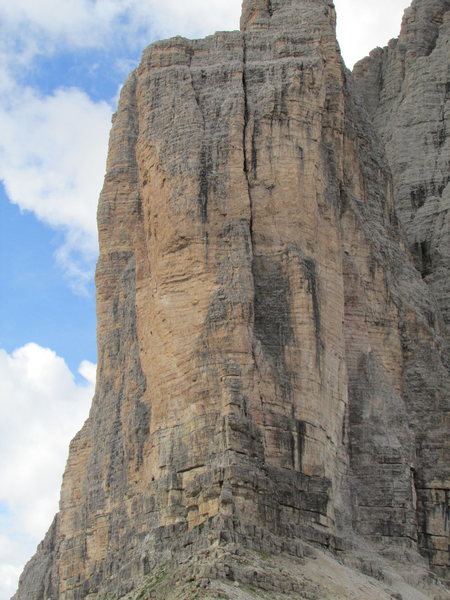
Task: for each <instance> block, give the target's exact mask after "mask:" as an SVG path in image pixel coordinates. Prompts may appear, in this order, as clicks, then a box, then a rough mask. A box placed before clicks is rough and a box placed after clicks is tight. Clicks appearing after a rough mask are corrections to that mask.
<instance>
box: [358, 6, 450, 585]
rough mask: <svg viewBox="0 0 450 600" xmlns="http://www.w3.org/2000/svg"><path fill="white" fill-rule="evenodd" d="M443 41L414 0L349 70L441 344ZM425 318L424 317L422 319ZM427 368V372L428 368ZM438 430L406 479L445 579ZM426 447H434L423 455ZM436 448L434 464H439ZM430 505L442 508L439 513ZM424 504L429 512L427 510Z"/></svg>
mask: <svg viewBox="0 0 450 600" xmlns="http://www.w3.org/2000/svg"><path fill="white" fill-rule="evenodd" d="M449 40H450V2H449V0H428V1H425V0H415V1H414V2H413V3H412V5H411V7H410V8H409V9H407V10H406V11H405V15H404V18H403V23H402V28H401V33H400V37H399V38H398V39H396V40H391V42H390V43H389V46H388V47H386V48H383V49H381V48H377V49H376V50H374V51H373V52H372V53H371V55H370V57H368V58H365V59H364V60H362V61H360V62H359V63H358V64H357V65H356V66H355V69H354V73H353V75H354V80H355V89H356V95H357V96H358V98H359V99H360V100H362V101H363V103H364V104H365V106H366V108H367V111H368V113H369V114H370V116H371V118H372V120H373V123H374V125H375V128H376V130H377V133H378V134H379V136H380V138H381V140H382V142H383V144H384V146H385V149H386V155H387V158H388V161H389V165H390V167H391V169H392V175H393V181H394V198H395V205H396V210H397V214H398V216H399V218H400V221H401V223H402V225H403V227H404V230H405V232H406V236H407V241H408V245H409V248H410V250H411V252H412V254H413V256H414V260H415V263H416V266H417V268H418V270H419V272H420V273H421V275H422V278H423V279H424V281H426V283H427V284H428V286H429V288H430V292H431V294H432V295H433V297H434V298H435V300H436V302H437V304H438V305H439V307H440V309H441V311H442V315H443V317H444V320H445V323H446V326H447V327H446V329H447V339H449V335H448V332H449V326H450V312H449V311H450V220H449V215H450V135H449V114H450V66H449V65H450V62H449V43H450V42H449ZM433 318H434V317H432V316H431V315H430V321H431V319H433ZM443 333H444V332H443ZM447 365H448V355H447ZM428 370H429V372H430V375H431V373H432V372H433V369H432V368H431V367H429V368H428ZM430 375H429V376H428V377H430ZM424 377H425V373H424V372H422V374H421V375H419V374H418V373H416V374H415V375H413V374H412V373H411V375H410V377H409V378H408V379H407V381H411V380H412V379H413V380H415V382H416V384H417V383H419V381H420V380H423V379H424ZM438 380H439V379H437V381H438ZM430 381H431V379H430ZM407 385H408V386H409V383H408V384H407ZM424 400H426V397H424ZM420 402H421V404H422V402H423V401H422V400H421V401H420ZM426 406H430V405H429V402H426V401H425V402H423V404H422V408H420V405H415V410H416V411H417V412H419V413H421V412H422V413H423V414H422V417H421V419H420V421H419V426H418V428H416V438H418V439H422V438H425V439H426V437H427V430H428V427H429V421H430V419H433V418H435V419H437V420H436V425H437V422H438V420H439V419H440V417H439V416H437V415H434V417H433V412H434V411H433V410H431V411H428V410H426V409H425V407H426ZM447 410H448V409H447ZM430 413H431V414H430ZM447 414H448V412H447ZM420 423H422V424H423V425H424V427H423V426H421V425H420ZM445 425H446V423H445V421H443V422H442V427H441V428H440V427H439V426H437V429H436V432H435V436H436V437H434V439H433V440H432V439H430V440H429V441H428V442H423V443H422V442H421V443H419V447H418V450H417V453H418V456H420V457H421V460H422V464H423V469H422V470H420V472H414V477H415V478H416V482H417V483H416V487H417V494H418V503H419V521H420V530H421V532H420V535H419V537H420V547H421V551H422V552H423V553H424V554H425V555H427V556H429V558H430V560H431V563H432V564H433V565H434V566H435V568H436V570H437V572H439V573H440V574H441V575H442V576H444V577H448V576H449V575H448V564H449V563H448V560H449V559H448V541H449V540H448V534H449V530H448V516H447V512H448V497H449V493H450V492H449V488H450V482H449V478H448V471H447V469H445V468H444V469H443V470H441V469H440V468H438V469H436V461H437V462H438V463H439V464H442V465H444V464H445V462H447V464H448V462H449V451H448V449H449V443H448V438H449V436H448V429H447V428H446V426H445ZM447 426H448V422H447ZM431 448H434V450H432V451H430V450H431ZM438 448H441V449H442V450H438ZM441 451H442V452H443V454H442V455H441V456H440V458H441V461H442V462H441V461H440V460H439V453H440V452H441ZM436 503H437V504H439V503H442V509H441V510H439V508H437V506H436ZM432 506H434V507H435V508H433V509H431V507H432ZM430 509H431V510H430ZM444 532H445V533H444Z"/></svg>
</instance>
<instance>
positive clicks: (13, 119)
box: [0, 88, 112, 287]
mask: <svg viewBox="0 0 450 600" xmlns="http://www.w3.org/2000/svg"><path fill="white" fill-rule="evenodd" d="M16 92H17V94H15V95H14V96H15V100H14V102H9V101H8V97H7V96H6V97H5V96H4V97H3V99H2V101H0V131H1V132H2V136H1V138H0V179H2V180H3V182H4V185H5V189H6V192H7V194H8V196H9V198H10V200H11V201H12V202H14V203H15V204H17V205H18V206H20V208H21V209H23V210H29V211H32V212H33V213H34V214H35V215H36V216H37V217H38V219H40V220H41V221H43V222H45V223H47V224H48V225H50V226H52V227H55V228H60V229H62V230H63V231H64V232H65V240H66V241H65V244H64V246H63V247H62V248H61V249H60V251H59V252H58V260H59V262H60V264H61V265H62V266H63V267H64V269H65V270H66V272H67V273H68V274H69V275H70V276H71V279H72V281H73V282H74V283H75V284H76V285H77V286H79V287H80V286H81V287H82V285H83V283H85V280H86V279H89V278H90V276H91V273H92V269H93V264H94V261H95V258H96V255H97V233H96V221H95V214H96V207H97V200H98V195H99V192H100V189H101V185H102V181H103V174H104V170H105V163H106V152H107V142H108V132H109V128H110V121H111V112H112V111H111V107H110V106H109V105H108V104H107V103H106V102H93V101H92V100H91V99H90V98H89V97H88V96H87V95H86V94H85V93H84V92H82V91H80V90H78V89H62V90H57V91H56V92H55V93H54V94H53V95H51V96H44V97H43V96H40V95H39V94H38V93H37V92H36V91H34V90H32V89H29V88H25V89H17V90H16Z"/></svg>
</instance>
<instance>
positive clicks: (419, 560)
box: [14, 0, 450, 600]
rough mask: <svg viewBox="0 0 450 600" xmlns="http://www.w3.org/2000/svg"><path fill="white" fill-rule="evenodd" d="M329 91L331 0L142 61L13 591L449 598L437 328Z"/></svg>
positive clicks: (30, 599) (247, 9)
mask: <svg viewBox="0 0 450 600" xmlns="http://www.w3.org/2000/svg"><path fill="white" fill-rule="evenodd" d="M348 78H349V75H348V73H347V72H346V70H345V68H344V66H343V63H342V60H341V57H340V54H339V49H338V46H337V42H336V37H335V12H334V7H333V4H332V3H331V2H330V1H328V0H284V1H281V0H272V1H271V2H270V1H269V0H245V1H244V4H243V13H242V21H241V31H239V32H232V33H217V34H215V35H214V36H211V37H208V38H206V39H204V40H194V41H192V40H186V39H183V38H174V39H171V40H168V41H163V42H157V43H155V44H153V45H151V46H150V47H149V48H148V49H147V50H146V51H145V52H144V55H143V58H142V62H141V64H140V66H139V67H138V68H137V69H136V71H135V72H133V73H132V74H131V75H130V77H129V78H128V80H127V82H126V84H125V86H124V88H123V91H122V95H121V100H120V104H119V108H118V111H117V114H116V116H115V118H114V123H113V128H112V132H111V140H110V151H109V157H108V164H107V175H106V178H105V184H104V188H103V191H102V195H101V198H100V204H99V211H98V224H99V235H100V248H101V253H100V259H99V263H98V268H97V297H98V355H99V366H98V380H97V390H96V394H95V397H94V400H93V405H92V409H91V413H90V416H89V419H88V421H87V422H86V424H85V426H84V427H83V429H82V430H81V432H80V433H79V434H78V435H77V436H76V437H75V439H74V440H73V442H72V444H71V449H70V456H69V460H68V464H67V469H66V473H65V476H64V481H63V486H62V492H61V503H60V511H59V513H58V515H57V517H56V519H55V522H54V524H53V526H52V528H51V530H50V531H49V533H48V534H47V537H46V539H45V540H44V542H43V543H42V544H41V546H40V547H39V549H38V552H37V554H36V555H35V557H34V558H33V559H32V560H31V561H30V563H29V564H28V566H27V567H26V569H25V571H24V574H23V575H22V578H21V582H20V586H19V590H18V592H17V594H16V595H15V596H14V598H15V600H48V599H49V598H52V599H53V600H56V599H61V600H81V599H90V600H100V599H106V598H108V599H113V598H114V599H119V598H123V599H125V598H127V599H129V600H131V599H132V598H134V599H137V598H141V599H145V598H160V599H161V600H162V599H163V598H164V599H169V598H174V599H175V598H182V599H183V600H188V599H189V598H236V599H241V600H245V599H247V598H255V597H256V598H261V599H262V598H271V599H272V600H274V599H276V598H280V599H281V598H285V599H287V598H299V599H300V598H310V599H317V600H318V599H319V598H322V599H324V598H328V599H330V600H331V599H334V600H335V599H336V598H342V599H343V600H346V599H350V598H355V594H357V597H364V598H367V599H373V600H382V599H386V598H392V597H396V598H401V597H404V598H408V599H410V598H411V599H416V600H424V599H425V598H436V599H437V598H441V599H442V598H449V594H448V592H446V591H445V589H444V587H443V586H442V584H441V583H439V581H438V580H437V579H434V578H433V576H432V575H431V574H430V573H427V569H428V567H429V565H432V566H433V567H434V568H435V569H436V570H437V571H438V573H439V574H440V575H441V576H442V577H444V578H445V577H447V576H448V566H447V567H446V566H445V565H448V548H447V546H446V544H445V543H446V540H447V538H446V537H445V536H446V535H448V531H447V530H446V527H448V522H447V520H446V517H445V514H446V512H445V511H446V502H448V489H449V488H450V485H449V483H448V479H449V478H448V470H449V464H448V455H446V453H445V452H446V450H445V443H446V442H447V439H446V437H445V432H446V431H447V432H448V422H447V423H446V422H445V416H446V415H448V398H449V389H450V386H449V373H448V368H447V367H446V365H445V363H444V362H443V359H442V357H443V356H445V355H446V354H445V351H446V346H445V344H446V331H445V324H444V321H443V318H442V311H441V308H440V307H439V303H437V302H436V301H435V300H434V297H433V296H432V295H431V294H430V291H429V288H428V286H427V284H426V283H425V282H424V281H423V279H422V277H421V276H420V274H419V273H418V272H417V270H416V268H415V267H414V264H413V261H412V259H411V255H410V254H409V252H408V250H407V248H406V247H405V243H404V241H403V237H402V233H401V231H400V228H399V226H398V223H397V219H396V216H395V209H394V198H393V191H392V180H391V175H390V171H389V167H388V165H387V162H386V160H385V158H384V154H383V151H382V147H381V145H380V143H379V142H378V141H377V137H376V135H375V132H374V130H373V127H372V125H371V124H370V123H369V120H368V118H367V115H366V113H365V111H364V109H363V108H362V107H361V106H360V105H359V104H358V103H356V102H355V101H354V97H353V91H352V89H351V86H350V83H349V81H348ZM446 428H447V429H446ZM421 554H422V556H421ZM424 557H425V558H424ZM362 571H363V572H364V573H366V576H364V575H363V574H362ZM367 575H370V576H372V578H369V577H368V576H367ZM424 586H425V587H426V590H425V588H424ZM419 588H421V589H422V588H423V589H422V591H420V589H419ZM424 590H425V591H424ZM402 594H403V596H402Z"/></svg>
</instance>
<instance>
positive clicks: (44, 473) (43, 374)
mask: <svg viewBox="0 0 450 600" xmlns="http://www.w3.org/2000/svg"><path fill="white" fill-rule="evenodd" d="M79 373H80V375H81V376H82V377H83V382H82V383H77V382H76V380H75V377H74V375H73V374H72V373H71V371H70V370H69V368H68V366H67V365H66V363H65V362H64V360H63V359H62V358H61V357H59V356H57V355H56V354H55V352H53V351H52V350H50V349H48V348H43V347H41V346H39V345H37V344H34V343H30V344H27V345H26V346H23V347H21V348H19V349H17V350H15V351H14V352H13V353H12V354H8V353H7V352H5V351H4V350H1V349H0V397H1V398H2V410H1V413H0V472H1V473H2V477H1V478H0V523H1V525H2V528H1V529H2V535H1V536H0V581H2V583H1V584H0V598H2V599H3V598H7V597H9V596H8V595H7V594H9V595H11V594H12V593H13V592H14V587H15V586H16V584H17V576H18V575H19V573H20V571H21V568H22V566H23V563H24V562H25V560H27V559H28V558H30V555H31V552H32V551H33V549H34V546H35V545H36V544H37V543H38V542H39V541H40V540H41V539H42V538H43V536H44V534H45V531H46V530H47V528H48V527H49V525H50V523H51V521H52V518H53V516H54V514H55V513H56V511H57V508H58V496H59V488H60V483H61V477H62V473H63V470H64V466H65V461H66V457H67V452H68V446H69V441H70V439H71V438H72V437H73V436H74V435H75V433H76V432H77V431H78V430H79V429H80V427H81V426H82V424H83V421H84V420H85V419H86V417H87V414H88V409H89V405H90V402H91V398H92V395H93V392H94V383H95V365H93V364H92V363H90V362H89V361H83V362H82V363H81V365H80V368H79ZM1 586H3V588H2V587H1Z"/></svg>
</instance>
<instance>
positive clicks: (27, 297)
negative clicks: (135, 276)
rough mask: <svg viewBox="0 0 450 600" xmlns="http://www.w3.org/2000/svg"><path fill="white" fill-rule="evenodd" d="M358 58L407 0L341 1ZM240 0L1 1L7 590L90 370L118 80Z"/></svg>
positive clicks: (395, 27)
mask: <svg viewBox="0 0 450 600" xmlns="http://www.w3.org/2000/svg"><path fill="white" fill-rule="evenodd" d="M335 4H336V7H337V10H338V38H339V41H340V44H341V48H342V51H343V55H344V58H345V60H346V62H347V64H348V65H349V66H351V65H352V64H353V62H354V61H355V60H356V59H358V58H360V57H362V56H364V55H365V54H367V53H368V51H369V50H370V49H372V48H374V47H375V46H377V45H384V44H385V43H386V42H387V41H388V39H389V38H390V37H393V36H396V35H397V34H398V31H399V26H400V21H401V15H402V12H403V9H404V8H405V7H406V6H407V4H408V2H407V1H404V0H367V1H366V2H364V3H362V2H361V1H360V0H336V2H335ZM239 13H240V0H190V1H189V2H186V1H183V2H182V1H181V0H164V1H163V0H64V2H61V0H0V265H1V270H2V271H1V272H2V289H1V292H2V293H1V294H0V473H1V477H0V600H7V599H8V598H9V597H10V596H11V595H12V594H13V593H14V591H15V588H16V585H17V578H18V575H19V573H20V571H21V569H22V567H23V564H24V562H25V561H26V560H28V558H30V556H31V555H32V553H33V552H34V549H35V546H36V545H37V543H38V542H39V541H40V539H41V538H42V537H43V535H44V533H45V531H46V529H47V528H48V526H49V525H50V522H51V520H52V517H53V514H54V513H55V512H56V510H57V502H58V494H59V487H60V480H61V475H62V471H63V468H64V463H65V460H66V456H67V449H68V443H69V440H70V438H71V437H72V436H73V435H74V434H75V433H76V431H77V430H78V429H79V428H80V427H81V425H82V423H83V421H84V419H85V418H86V417H87V414H88V410H89V405H90V400H91V398H92V394H93V389H94V380H95V362H96V342H95V296H94V285H93V273H94V268H95V261H96V257H97V237H96V224H95V213H96V205H97V199H98V195H99V192H100V189H101V185H102V180H103V173H104V165H105V160H106V151H107V140H108V132H109V128H110V120H111V116H112V113H113V111H114V109H115V106H116V101H117V97H118V93H119V90H120V85H121V84H122V82H123V80H124V78H125V77H126V75H127V73H128V72H129V71H130V70H131V69H132V68H133V67H134V66H135V65H136V64H137V62H138V60H139V56H140V54H141V52H142V50H143V48H144V47H145V46H146V45H147V44H149V43H150V42H152V41H154V40H155V39H161V38H163V37H169V36H171V35H176V34H181V35H185V36H187V37H200V36H203V35H207V34H209V33H212V32H214V31H215V30H228V29H236V28H237V27H238V22H239Z"/></svg>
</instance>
